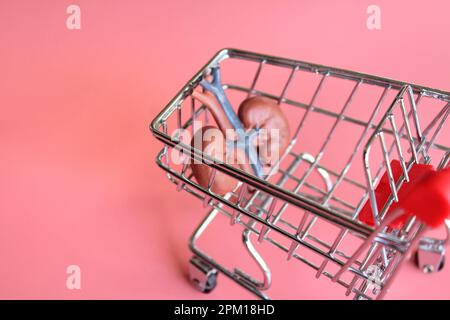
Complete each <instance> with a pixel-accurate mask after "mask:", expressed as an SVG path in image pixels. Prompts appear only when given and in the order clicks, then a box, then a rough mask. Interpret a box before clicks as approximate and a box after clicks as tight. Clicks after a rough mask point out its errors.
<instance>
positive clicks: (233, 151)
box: [192, 68, 290, 195]
mask: <svg viewBox="0 0 450 320" xmlns="http://www.w3.org/2000/svg"><path fill="white" fill-rule="evenodd" d="M211 73H212V82H208V81H206V80H204V79H203V80H202V81H201V82H200V85H201V86H202V87H203V88H204V89H205V90H206V92H204V93H201V92H198V91H194V92H193V93H192V96H193V97H194V98H195V99H196V100H198V101H200V102H201V103H202V104H204V105H205V106H206V107H207V108H208V110H209V111H210V112H211V114H212V116H213V117H214V120H215V121H216V123H217V125H218V126H219V129H220V133H222V135H220V134H218V133H219V132H218V131H219V130H218V129H217V128H215V127H213V126H206V127H204V128H202V129H199V130H198V131H197V132H196V133H195V135H194V137H193V140H192V143H194V140H196V139H202V140H203V139H204V138H205V132H206V131H211V132H212V133H214V129H217V131H216V132H215V133H216V134H218V137H215V139H214V141H213V142H211V141H210V140H211V139H207V140H209V141H208V142H207V143H204V142H201V143H198V142H197V144H199V146H197V147H200V148H201V150H202V151H203V152H204V153H206V154H208V155H209V156H212V154H210V153H211V152H213V153H215V155H216V156H217V157H215V158H216V159H217V160H219V161H223V162H225V163H228V164H231V163H233V164H235V163H236V162H237V164H239V167H240V168H241V169H242V170H244V171H247V172H252V173H253V174H255V175H256V176H257V177H259V178H264V177H266V176H267V174H268V173H269V172H270V171H271V169H272V168H273V166H274V165H276V164H277V162H278V160H279V157H280V156H281V155H282V154H283V152H284V151H285V150H286V148H287V146H288V144H289V141H290V130H289V124H288V121H287V119H286V117H285V115H284V114H283V112H282V111H281V109H280V107H279V105H278V103H277V101H275V100H273V99H270V98H266V97H261V96H255V97H250V98H247V99H245V100H244V101H243V102H242V103H241V105H240V106H239V110H238V115H236V113H235V112H234V110H233V108H232V106H231V104H230V102H229V100H228V98H227V96H226V95H225V92H224V90H223V88H222V83H221V80H220V71H219V68H213V69H212V70H211ZM207 129H208V130H207ZM224 137H226V139H225V138H224ZM210 138H211V137H210ZM221 147H223V150H222V151H215V150H213V149H218V148H221ZM205 151H207V152H205ZM192 171H193V174H194V176H195V178H196V180H197V182H198V183H199V184H200V185H201V186H202V187H208V185H209V184H210V183H211V180H213V182H212V183H211V185H210V187H211V190H212V191H213V192H215V193H218V194H221V195H223V194H225V193H227V192H230V191H232V190H233V189H234V188H235V187H236V183H237V181H236V180H235V179H233V178H231V177H229V176H227V177H225V174H224V173H221V172H219V171H217V172H216V174H215V176H214V177H213V178H212V179H211V173H212V172H213V170H212V169H211V168H210V167H208V166H207V165H205V164H199V163H198V164H193V165H192Z"/></svg>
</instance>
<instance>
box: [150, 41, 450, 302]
mask: <svg viewBox="0 0 450 320" xmlns="http://www.w3.org/2000/svg"><path fill="white" fill-rule="evenodd" d="M227 59H236V60H238V61H251V62H256V63H257V64H258V65H257V68H256V72H255V74H254V76H253V79H252V81H251V84H250V85H249V86H248V87H245V86H240V85H236V84H233V83H224V85H223V86H224V89H226V90H227V92H231V91H235V92H240V93H242V94H245V95H246V96H250V95H262V96H267V97H269V98H273V99H276V100H278V102H279V104H280V107H285V106H289V108H291V109H292V110H298V119H299V120H298V124H297V126H296V128H295V131H294V133H293V136H292V140H291V143H290V145H289V147H288V149H287V150H286V152H285V154H284V155H283V156H282V157H281V160H280V163H279V165H280V166H279V168H278V169H277V172H274V174H273V175H272V176H271V177H270V178H269V179H268V180H266V181H263V180H261V179H258V178H256V177H254V176H252V175H251V174H249V173H247V172H243V171H241V170H239V169H236V168H234V167H231V166H229V165H227V164H224V163H220V162H217V161H215V160H214V159H211V158H209V157H208V156H206V155H202V154H201V151H200V150H196V149H194V148H191V147H190V146H189V145H186V144H183V143H180V137H179V136H178V135H174V136H171V135H169V134H170V131H171V130H173V129H180V128H183V129H186V130H191V132H193V130H194V129H193V123H194V120H195V121H202V123H203V124H207V123H209V122H210V121H211V119H212V117H211V116H210V115H208V111H207V110H206V108H205V107H204V106H197V105H196V102H195V101H194V99H193V98H192V97H190V93H191V92H192V91H193V90H195V89H196V88H197V86H198V83H199V81H200V80H201V79H202V77H203V76H205V75H206V74H207V73H208V70H209V69H210V68H211V67H215V66H220V65H221V63H222V61H224V60H227ZM267 65H270V66H273V67H276V68H282V69H288V70H289V76H288V77H287V79H286V82H285V84H284V85H283V87H282V90H281V91H280V95H278V96H277V95H274V94H271V93H268V92H266V91H263V90H260V89H258V82H259V81H260V77H262V74H263V73H264V68H266V66H267ZM299 72H306V73H311V74H315V75H317V76H318V77H319V79H320V80H319V81H318V84H317V86H316V87H315V89H314V92H313V94H312V97H311V98H310V99H309V101H307V102H305V101H299V100H295V99H292V98H291V97H290V95H289V92H290V89H291V88H290V87H291V84H292V82H293V81H295V78H296V76H298V73H299ZM329 79H342V80H345V81H350V82H351V83H352V86H351V87H352V89H351V90H350V92H349V94H348V96H347V98H346V99H345V103H344V104H343V106H342V107H341V108H340V111H338V112H336V111H335V110H330V109H327V108H324V107H322V106H319V105H318V103H317V100H318V98H319V97H320V96H321V95H326V94H327V89H326V82H327V80H329ZM364 87H376V88H380V90H379V91H378V92H377V94H372V95H371V97H370V98H366V100H365V106H367V108H370V113H369V117H368V120H363V119H360V118H357V117H355V116H352V115H350V114H348V113H347V112H348V108H349V107H350V106H351V104H352V102H353V100H354V99H355V97H357V96H358V94H359V92H360V90H362V89H364ZM390 95H394V98H393V99H392V98H389V96H390ZM423 99H431V100H436V101H438V102H440V103H442V105H439V107H438V108H439V109H438V110H439V111H438V112H436V114H435V116H434V118H433V119H432V120H431V121H430V122H429V123H428V125H427V126H426V127H425V129H424V130H423V131H422V130H421V127H422V124H421V121H420V114H419V112H418V109H419V107H420V103H421V101H422V100H423ZM449 101H450V96H449V94H448V93H446V92H442V91H439V90H434V89H429V88H425V87H420V86H415V85H412V84H407V83H402V82H398V81H393V80H389V79H384V78H379V77H374V76H370V75H365V74H360V73H355V72H351V71H345V70H340V69H336V68H329V67H324V66H320V65H315V64H309V63H305V62H300V61H293V60H288V59H282V58H276V57H271V56H266V55H260V54H254V53H249V52H244V51H239V50H231V49H227V50H223V51H221V52H219V53H218V54H217V55H216V56H215V57H214V58H213V59H212V60H211V61H210V62H209V63H208V64H207V65H206V66H205V67H204V68H202V69H201V70H200V71H199V72H198V73H197V74H196V75H195V76H194V77H193V78H192V79H191V81H189V82H188V83H187V84H186V86H185V87H183V89H182V90H181V91H180V92H179V93H178V94H177V96H176V97H175V98H174V99H173V100H172V101H171V102H170V103H169V104H168V106H167V107H166V108H165V109H164V110H163V111H162V112H161V113H160V114H159V115H158V116H157V117H156V118H155V120H154V121H153V122H152V125H151V129H152V131H153V133H154V135H155V136H156V137H157V138H158V139H160V140H161V141H162V142H164V144H165V147H164V149H163V150H162V151H161V152H160V154H159V155H158V158H157V163H158V165H159V166H160V167H161V168H163V169H164V170H165V171H167V173H168V178H169V179H170V180H171V181H172V182H173V183H175V184H176V185H177V190H179V191H181V190H185V191H187V192H188V193H190V194H192V195H194V196H196V197H197V198H199V199H201V200H202V201H203V203H204V205H205V206H212V207H213V209H212V211H211V212H210V213H209V214H208V216H207V218H206V219H205V220H204V223H207V222H209V220H210V219H211V217H214V216H215V215H216V214H217V213H222V214H224V215H226V216H227V217H229V218H230V221H231V224H232V225H233V224H239V225H241V226H242V227H244V230H246V231H244V233H247V236H248V233H254V234H256V235H257V238H258V240H259V241H267V242H268V243H270V244H272V245H274V246H276V247H277V248H279V249H281V250H282V251H284V252H285V254H286V257H287V259H288V260H291V259H292V258H294V260H297V261H301V262H303V263H304V264H306V265H308V266H309V267H311V268H313V269H314V270H316V272H317V273H316V277H320V276H322V275H324V276H326V277H328V278H330V279H332V280H333V281H336V282H337V283H338V284H340V285H342V286H344V287H345V288H346V294H347V295H350V294H353V295H354V297H355V298H364V299H370V298H374V297H377V296H379V295H381V294H380V293H382V292H383V288H384V286H385V284H386V283H387V282H388V280H389V279H390V278H391V277H392V276H393V274H394V273H395V272H396V271H397V268H398V266H399V265H400V263H401V262H402V260H403V259H404V253H405V252H407V251H408V248H409V247H410V244H411V243H412V242H413V241H415V239H416V237H417V236H418V235H419V233H420V231H421V230H422V229H423V225H422V224H421V223H420V222H418V221H415V219H414V218H411V219H410V221H409V223H407V224H406V225H405V226H404V227H403V228H402V229H401V230H391V229H390V228H388V229H386V230H383V232H380V233H378V234H377V235H376V237H375V238H374V241H373V243H372V244H371V245H370V246H369V248H368V250H367V251H365V253H364V255H362V256H360V257H359V258H358V259H355V260H354V261H351V260H349V259H350V257H351V256H352V255H353V253H354V251H355V249H354V248H349V247H348V246H345V245H343V243H344V242H348V241H353V242H355V241H356V242H358V241H359V242H362V241H364V240H365V239H367V238H368V237H370V236H371V235H372V233H373V231H374V228H373V227H370V226H368V225H366V224H364V223H361V222H360V221H359V219H358V215H359V213H360V211H361V209H362V207H363V206H364V204H365V203H366V202H367V201H370V202H371V205H372V212H373V214H374V221H375V222H376V225H379V224H380V222H381V221H382V220H383V219H384V217H385V215H386V213H387V212H388V209H389V206H390V204H391V203H392V202H394V201H397V200H398V198H397V194H398V191H399V190H400V188H401V186H402V184H403V183H404V182H405V181H407V180H408V171H409V170H410V169H411V167H412V165H413V164H414V163H434V164H435V165H436V166H440V167H441V168H443V167H445V166H447V165H448V158H449V156H448V155H449V151H450V149H449V148H448V147H447V146H445V145H444V144H443V143H442V141H439V140H438V137H439V133H440V132H441V131H442V130H443V128H444V125H445V123H446V119H447V117H448V114H449V112H450V111H449V110H450V103H449ZM386 102H387V103H390V104H389V105H388V106H387V107H386ZM313 114H320V115H322V116H324V117H326V118H328V119H330V120H331V122H332V125H331V127H330V128H329V131H328V132H327V135H326V137H325V138H324V139H323V140H321V141H320V144H319V146H318V151H317V152H316V153H315V154H314V155H312V154H310V153H309V150H298V148H297V142H298V140H299V137H302V134H303V131H304V127H305V126H306V125H307V124H308V121H309V119H310V117H311V116H312V115H313ZM379 116H382V117H381V120H379V119H378V117H379ZM350 125H352V126H355V127H358V128H359V129H360V131H358V132H359V135H358V139H357V141H356V144H355V145H354V147H353V149H352V152H351V153H350V154H348V158H347V161H346V162H345V164H344V165H343V166H342V167H340V168H337V169H336V168H331V167H329V166H327V165H326V164H324V163H323V162H321V160H322V158H323V157H324V156H325V155H326V154H327V149H328V147H329V145H330V144H332V143H335V142H334V141H333V137H334V135H335V133H336V130H337V129H338V128H339V127H340V126H350ZM169 126H172V128H171V129H170V128H169ZM376 142H379V146H377V145H376ZM341 143H345V141H344V142H341ZM174 148H177V150H181V151H182V152H184V153H185V154H187V155H188V156H189V157H191V158H197V159H203V160H204V161H205V163H207V164H208V165H210V166H211V167H212V168H213V169H214V170H219V171H221V172H225V173H227V174H229V175H230V176H232V177H234V178H236V179H237V180H239V181H240V183H239V186H238V188H237V189H236V190H235V191H234V192H232V193H230V194H228V195H226V196H224V197H222V196H220V195H217V194H214V193H213V192H212V191H211V190H210V188H203V187H201V186H200V185H198V184H197V183H196V181H195V179H194V178H193V176H192V172H191V170H190V167H189V165H187V164H185V165H174V164H172V163H171V161H170V156H169V155H170V152H171V150H173V149H174ZM431 149H433V150H435V151H436V152H437V156H435V155H433V157H432V156H430V150H431ZM394 151H396V153H394ZM377 152H378V157H377V156H376V153H377ZM392 159H398V160H399V161H400V163H401V166H402V170H403V175H402V177H401V178H400V179H399V180H398V181H396V180H395V179H394V177H393V174H392V169H391V165H390V161H391V160H392ZM361 160H363V162H364V168H363V170H362V171H361V174H360V175H359V178H360V177H365V181H361V179H359V180H358V179H356V178H354V177H352V176H351V175H350V174H349V172H350V170H351V168H352V166H353V165H354V163H355V161H361ZM302 166H303V169H302V170H298V168H299V167H302ZM385 172H387V174H388V177H389V182H390V187H391V190H392V194H391V196H390V198H389V200H388V202H387V203H386V205H385V206H384V208H383V209H382V210H381V211H380V212H378V207H377V205H376V196H375V192H374V190H375V187H376V185H377V183H378V181H379V180H380V178H381V176H382V175H383V174H384V173H385ZM313 175H318V177H319V179H318V180H321V181H320V183H318V180H317V179H316V180H311V179H310V178H311V177H312V176H313ZM212 176H213V177H214V174H213V175H212ZM210 185H211V184H210ZM342 185H348V186H351V188H353V189H354V190H357V193H358V192H359V193H358V194H360V196H359V197H348V198H347V197H346V196H345V195H341V194H338V193H339V187H341V186H342ZM249 187H250V188H252V189H254V192H253V194H252V193H249V192H248V188H249ZM288 209H292V210H294V211H295V212H296V214H294V216H296V219H295V220H293V219H292V218H291V217H292V215H289V217H285V212H286V211H287V210H288ZM319 221H320V222H321V224H322V225H325V226H326V225H328V226H329V228H334V230H336V236H335V238H334V239H333V240H332V241H329V240H328V241H326V240H324V239H322V238H321V235H320V233H317V234H316V233H315V228H314V226H315V225H316V224H317V223H318V222H319ZM206 227H207V225H201V226H200V227H199V229H198V230H197V231H196V233H195V235H194V237H193V239H192V242H191V248H192V249H193V251H194V253H196V254H197V255H199V256H201V257H202V258H203V259H205V260H206V261H207V262H208V263H210V264H212V265H214V266H215V267H217V268H219V270H220V271H222V272H224V273H225V274H227V275H228V276H230V277H231V278H233V279H234V280H236V281H237V282H238V283H240V284H241V285H243V286H244V287H246V288H247V289H249V290H251V291H253V292H254V293H256V294H257V295H259V296H260V297H263V298H264V297H266V296H265V295H264V294H263V293H262V291H263V290H265V289H267V288H268V287H269V286H270V271H268V268H267V266H266V265H265V262H264V261H259V264H260V266H261V269H262V271H263V274H264V280H263V281H258V280H255V279H254V278H253V277H250V276H248V275H247V274H245V273H243V272H240V271H239V272H236V271H229V270H226V269H224V268H223V267H222V266H220V265H219V264H217V263H216V262H215V261H214V260H213V259H212V258H211V257H209V256H208V255H207V254H206V253H203V252H201V251H200V250H199V249H198V248H197V247H196V246H195V240H196V239H197V237H198V236H200V234H201V232H203V230H204V229H205V228H206ZM323 228H324V227H323V226H322V229H323ZM272 232H273V233H274V235H272ZM246 245H247V247H249V246H251V244H249V243H248V242H246ZM249 250H250V253H251V254H252V255H254V257H255V258H257V257H258V256H257V253H256V252H255V250H254V249H250V247H249ZM252 250H253V251H252ZM303 250H306V251H307V252H308V254H309V255H311V254H312V255H314V256H316V257H318V258H319V261H320V262H319V263H317V262H314V261H312V259H310V258H308V257H307V256H306V255H304V254H302V252H306V251H303ZM252 252H253V253H252ZM259 258H260V257H259ZM257 260H258V259H257ZM259 260H261V259H259ZM350 262H351V263H350ZM330 265H334V266H336V268H337V269H336V268H334V269H335V271H330V270H331V269H333V268H330ZM370 265H376V266H378V267H379V269H380V270H381V274H380V275H379V282H378V283H377V284H378V287H376V288H375V289H373V288H372V287H371V286H370V285H371V281H372V279H370V275H368V273H367V268H368V267H369V266H370ZM343 267H344V269H343ZM343 273H348V274H349V275H350V277H349V280H344V279H343V278H341V275H342V274H343Z"/></svg>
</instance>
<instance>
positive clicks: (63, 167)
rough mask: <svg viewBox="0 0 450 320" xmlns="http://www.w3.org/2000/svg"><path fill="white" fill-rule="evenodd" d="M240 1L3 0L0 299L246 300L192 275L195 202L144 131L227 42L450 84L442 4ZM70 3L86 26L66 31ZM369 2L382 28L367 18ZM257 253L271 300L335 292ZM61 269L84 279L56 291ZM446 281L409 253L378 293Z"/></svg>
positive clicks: (429, 287) (435, 287) (417, 294)
mask: <svg viewBox="0 0 450 320" xmlns="http://www.w3.org/2000/svg"><path fill="white" fill-rule="evenodd" d="M242 2H243V1H235V0H227V1H171V0H165V1H98V0H95V1H81V0H77V1H75V2H72V1H5V0H1V1H0V41H1V50H0V74H1V76H0V97H1V102H0V105H1V107H0V108H1V109H0V110H1V114H0V146H1V152H0V261H1V264H0V298H3V299H9V298H26V299H28V298H33V299H34V298H45V299H47V298H63V299H78V298H89V299H90V298H95V299H97V298H107V299H108V298H127V299H128V298H138V299H158V298H161V299H164V298H176V299H177V298H182V299H207V298H214V299H221V298H224V299H228V298H236V299H242V298H253V296H252V295H251V294H249V293H247V292H246V291H244V290H242V289H241V288H240V287H238V286H237V285H236V284H234V283H233V282H231V281H229V280H227V279H225V277H223V276H222V277H220V278H219V285H218V288H217V289H216V290H215V291H214V292H213V293H211V294H209V295H204V294H201V293H198V292H197V291H195V290H194V289H193V288H192V287H191V285H190V284H189V283H188V281H187V280H186V269H187V261H188V259H189V257H190V253H189V251H188V249H187V239H188V237H189V235H190V233H191V232H192V230H193V229H194V227H195V226H196V224H198V222H199V221H200V219H201V218H202V217H203V215H204V209H202V207H201V205H200V203H198V201H196V200H195V199H192V198H191V197H190V196H188V195H187V194H184V193H176V192H175V190H174V186H173V185H171V184H169V183H168V182H167V181H166V179H165V177H164V173H163V172H162V171H161V170H160V169H159V168H157V167H156V165H155V164H154V158H155V156H156V154H157V152H158V151H159V150H160V148H161V145H160V144H159V143H158V142H157V141H156V140H155V139H154V138H153V137H152V136H151V134H150V132H149V130H148V124H149V122H150V121H151V119H153V117H154V116H155V115H156V113H157V112H158V111H159V110H161V109H162V107H163V106H164V105H165V104H166V103H167V102H168V101H169V99H170V98H172V96H173V95H174V94H175V93H176V91H177V90H178V89H179V88H180V87H181V86H182V85H183V84H184V82H185V81H186V80H187V79H188V78H190V76H192V75H193V73H194V72H196V71H197V70H198V68H200V67H201V66H202V65H203V64H204V63H205V62H206V61H207V60H208V59H209V58H210V57H211V56H212V55H213V54H214V53H215V52H216V51H217V50H219V49H221V48H223V47H236V48H242V49H247V50H251V51H255V52H262V53H270V54H273V55H279V56H284V57H290V58H295V59H299V60H305V61H311V62H316V63H321V64H326V65H332V66H337V67H342V68H347V69H354V70H357V71H361V72H366V73H374V74H377V75H382V76H386V77H392V78H396V79H400V80H405V81H409V82H414V83H418V84H422V85H425V86H430V87H436V88H440V89H443V90H450V86H449V83H448V75H449V73H450V60H449V59H448V57H449V56H450V46H449V45H448V41H447V39H448V30H450V19H449V18H450V3H449V2H448V1H446V0H442V1H427V2H426V4H424V3H422V2H411V1H395V2H394V1H385V0H377V1H365V0H358V1H356V0H354V1H245V3H242ZM72 3H75V4H77V5H79V6H80V7H81V15H82V16H81V30H73V31H71V30H68V29H67V28H66V24H65V22H66V18H67V16H68V15H67V14H66V8H67V6H68V5H70V4H72ZM372 3H374V4H377V5H379V6H380V7H381V12H382V28H381V30H379V31H370V30H368V29H367V27H366V19H367V14H366V8H367V6H368V5H369V4H372ZM224 223H226V224H227V223H228V222H226V221H224ZM218 228H219V229H216V230H218V231H223V230H224V229H223V228H221V226H218ZM226 230H227V231H226V232H228V233H227V234H229V238H227V239H230V240H229V242H230V243H235V242H236V245H237V246H236V250H230V251H227V252H225V253H224V252H223V251H222V252H221V253H219V254H220V255H221V257H222V258H223V259H224V260H225V261H228V260H231V259H236V258H239V260H238V261H241V262H242V263H244V262H245V259H247V257H246V255H245V252H244V251H243V249H242V248H240V247H239V246H238V245H239V239H240V237H239V232H238V231H237V230H236V229H235V230H232V229H231V228H228V229H226ZM206 242H207V243H206V244H205V245H206V246H207V247H208V248H210V249H211V250H212V251H213V252H214V251H216V252H219V250H217V246H214V243H213V241H206ZM264 251H265V253H266V255H268V256H270V255H272V252H273V259H271V266H272V267H273V269H274V285H273V288H272V290H271V294H272V296H273V297H276V298H308V299H314V298H343V297H344V295H343V289H342V288H339V287H336V286H335V285H333V284H331V282H330V281H329V280H327V279H319V280H315V279H314V276H313V275H314V272H313V271H312V270H310V269H307V268H306V267H305V266H302V265H300V266H299V265H298V264H295V263H285V262H284V259H283V258H282V257H278V256H277V255H276V252H275V250H274V249H272V248H267V249H264ZM71 264H76V265H79V266H80V267H81V272H82V279H81V280H82V288H81V290H68V289H66V277H67V274H66V267H67V266H68V265H71ZM449 280H450V268H449V267H448V266H447V268H446V269H445V270H444V271H442V272H441V273H438V274H433V275H424V274H421V273H420V272H419V271H418V270H417V269H415V267H414V266H413V265H412V264H411V263H407V264H406V265H405V266H404V268H403V270H402V272H401V275H400V276H399V278H398V279H397V281H396V283H395V284H394V286H393V288H392V290H391V292H390V293H389V294H388V296H387V298H391V299H413V298H447V299H448V298H450V286H448V285H447V284H448V283H449Z"/></svg>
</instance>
